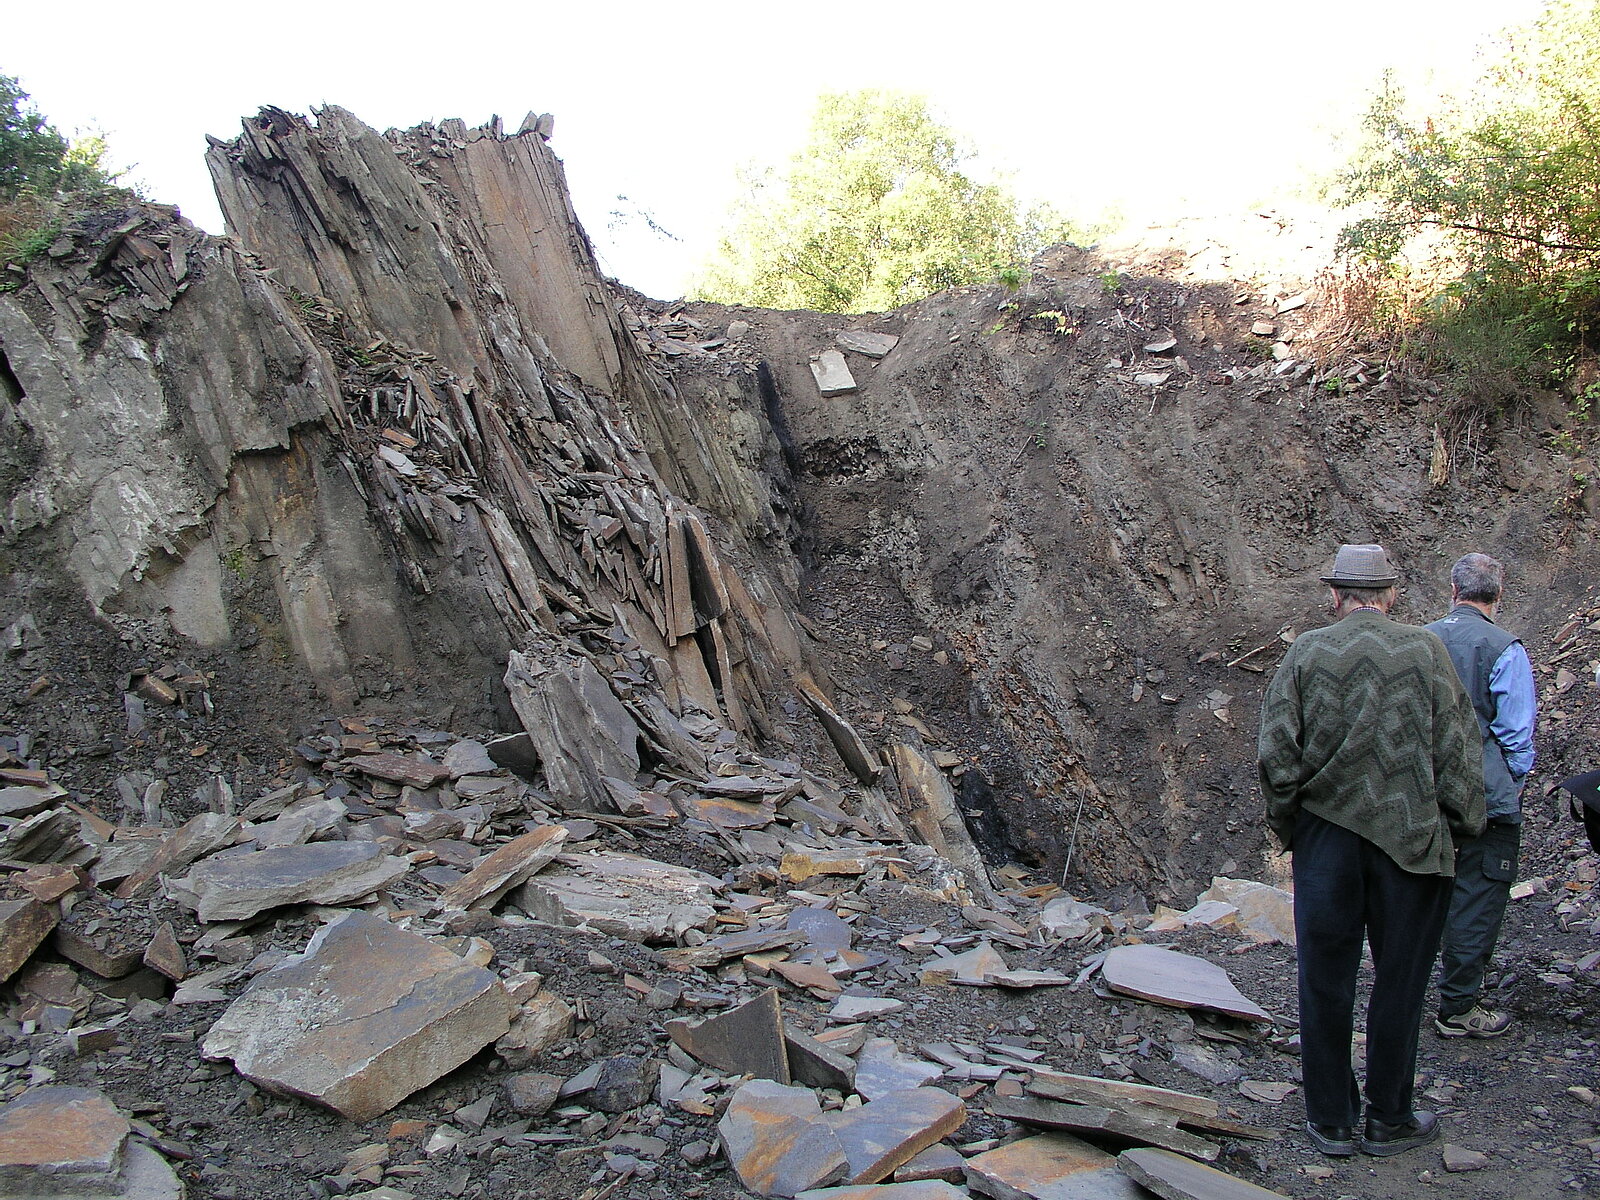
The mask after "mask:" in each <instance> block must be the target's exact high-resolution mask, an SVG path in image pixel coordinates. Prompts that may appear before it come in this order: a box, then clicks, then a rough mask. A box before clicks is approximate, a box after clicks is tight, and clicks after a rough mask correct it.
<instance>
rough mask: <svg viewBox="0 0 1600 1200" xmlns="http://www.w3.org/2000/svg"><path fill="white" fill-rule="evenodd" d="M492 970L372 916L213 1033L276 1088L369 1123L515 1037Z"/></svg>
mask: <svg viewBox="0 0 1600 1200" xmlns="http://www.w3.org/2000/svg"><path fill="white" fill-rule="evenodd" d="M510 1020H511V998H510V997H509V996H508V995H507V993H506V990H505V988H504V987H502V986H501V984H500V981H499V979H497V978H496V977H495V975H494V974H493V972H490V971H487V970H485V969H483V968H482V967H474V966H472V965H470V964H469V963H467V962H465V961H463V960H462V959H460V958H458V957H457V956H456V955H454V954H452V953H450V951H448V950H446V949H445V948H444V947H442V946H440V945H438V944H437V943H435V942H431V941H429V940H428V939H427V938H424V937H419V936H418V935H416V934H414V933H409V932H407V931H405V930H403V929H397V928H396V927H395V926H393V925H391V924H389V923H388V922H387V921H384V920H382V919H380V918H378V917H375V916H372V915H371V914H369V913H365V912H359V911H358V912H351V913H349V914H347V915H345V916H342V917H339V918H338V919H337V920H335V921H333V922H331V923H330V924H329V925H327V926H325V927H324V928H323V929H321V930H319V931H318V932H317V934H316V936H314V937H313V938H312V939H311V942H310V943H309V944H308V945H307V946H306V949H305V952H304V953H303V954H298V955H295V956H294V957H292V958H289V959H288V960H286V961H285V962H283V963H282V964H281V965H279V966H277V967H275V968H273V969H272V970H271V971H268V972H266V973H265V974H264V975H261V976H259V977H258V978H257V979H256V981H255V982H254V983H252V984H251V985H250V988H249V990H247V991H246V992H245V993H244V994H243V995H242V996H240V997H239V998H238V999H237V1000H235V1001H234V1002H233V1004H232V1005H231V1006H230V1007H229V1008H228V1010H227V1012H225V1013H223V1014H222V1016H221V1017H220V1018H218V1020H217V1022H216V1024H214V1025H213V1026H212V1027H211V1032H210V1033H209V1034H207V1035H206V1039H205V1043H204V1046H203V1049H204V1052H205V1055H206V1057H208V1058H231V1059H232V1060H233V1062H234V1066H235V1067H237V1068H238V1070H239V1073H240V1074H241V1075H243V1076H244V1077H245V1078H247V1079H250V1080H251V1081H253V1082H255V1083H258V1084H260V1085H262V1086H263V1087H266V1088H268V1089H269V1090H271V1091H275V1092H279V1093H284V1094H288V1095H291V1096H301V1097H304V1098H305V1099H307V1100H312V1101H315V1102H316V1103H318V1104H324V1105H326V1106H327V1107H329V1108H331V1109H333V1110H334V1111H336V1112H338V1113H341V1114H342V1115H344V1116H346V1117H349V1118H350V1119H351V1120H353V1121H369V1120H371V1119H372V1118H374V1117H376V1116H378V1115H379V1114H380V1113H383V1112H386V1111H388V1110H389V1109H390V1108H392V1107H394V1105H396V1104H398V1103H399V1102H400V1101H401V1100H403V1099H405V1098H406V1097H407V1096H409V1095H410V1094H411V1093H412V1092H414V1091H416V1090H417V1089H418V1088H421V1087H425V1086H427V1085H428V1084H430V1083H432V1082H433V1081H434V1080H436V1079H438V1078H439V1077H440V1076H442V1075H444V1074H446V1073H447V1072H449V1071H453V1070H454V1069H455V1068H456V1067H458V1066H460V1065H461V1064H462V1063H464V1062H466V1061H467V1059H469V1058H471V1057H472V1056H473V1055H474V1054H476V1053H477V1052H478V1051H479V1050H481V1049H482V1048H483V1047H484V1046H486V1045H488V1044H489V1043H490V1042H492V1041H494V1040H495V1039H496V1038H498V1037H500V1036H501V1035H502V1034H504V1033H505V1032H506V1030H507V1029H508V1028H509V1026H510Z"/></svg>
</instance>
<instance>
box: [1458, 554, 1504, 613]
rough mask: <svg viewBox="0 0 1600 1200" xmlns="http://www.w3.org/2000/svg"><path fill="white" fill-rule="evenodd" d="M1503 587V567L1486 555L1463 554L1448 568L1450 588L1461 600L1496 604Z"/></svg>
mask: <svg viewBox="0 0 1600 1200" xmlns="http://www.w3.org/2000/svg"><path fill="white" fill-rule="evenodd" d="M1505 585H1506V569H1505V567H1504V566H1502V565H1501V564H1500V563H1499V562H1498V561H1496V560H1495V559H1492V558H1490V557H1489V556H1488V555H1487V554H1463V555H1462V556H1461V557H1460V558H1458V559H1457V560H1456V565H1455V566H1453V567H1451V568H1450V586H1451V587H1453V588H1455V590H1456V596H1457V597H1458V598H1459V599H1462V600H1472V601H1475V602H1476V603H1478V604H1497V603H1499V600H1500V593H1501V592H1502V591H1504V590H1505Z"/></svg>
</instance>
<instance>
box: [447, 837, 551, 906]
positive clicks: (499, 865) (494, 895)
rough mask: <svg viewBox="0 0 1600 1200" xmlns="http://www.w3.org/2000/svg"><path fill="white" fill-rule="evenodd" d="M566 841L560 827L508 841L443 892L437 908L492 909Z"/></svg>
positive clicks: (533, 873)
mask: <svg viewBox="0 0 1600 1200" xmlns="http://www.w3.org/2000/svg"><path fill="white" fill-rule="evenodd" d="M566 840H567V830H566V828H565V827H564V826H561V825H542V826H540V827H539V828H538V829H533V830H530V831H529V832H527V833H524V834H522V835H521V836H520V837H514V838H512V839H511V840H510V841H509V842H507V843H506V844H505V845H503V846H501V847H499V848H498V849H496V850H495V851H494V852H493V853H492V854H490V855H489V857H488V858H486V859H484V860H483V861H482V862H481V863H479V864H478V865H477V866H476V867H474V868H472V870H471V871H469V872H468V873H467V875H466V877H465V878H464V879H462V880H461V882H460V883H458V884H456V885H455V886H454V887H451V888H448V889H447V890H446V891H445V892H443V893H442V894H441V895H440V897H439V901H438V906H439V908H440V909H441V910H443V911H449V910H452V909H469V908H472V907H474V906H478V907H489V908H492V907H493V906H494V904H495V902H496V901H497V900H499V899H500V898H501V897H502V896H504V895H505V894H506V893H507V892H509V891H510V890H511V889H512V888H514V887H518V886H520V885H522V884H523V883H526V882H527V881H528V880H529V879H530V878H532V877H533V876H534V875H536V874H538V873H539V871H541V870H542V869H543V868H544V867H546V866H548V865H549V864H550V863H551V862H553V861H555V857H556V855H557V854H559V853H560V852H561V847H562V846H563V845H564V844H565V843H566Z"/></svg>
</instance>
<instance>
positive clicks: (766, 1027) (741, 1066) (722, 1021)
mask: <svg viewBox="0 0 1600 1200" xmlns="http://www.w3.org/2000/svg"><path fill="white" fill-rule="evenodd" d="M667 1034H668V1035H669V1036H670V1037H671V1038H672V1040H673V1041H674V1042H676V1043H677V1044H678V1045H679V1046H681V1047H683V1049H684V1050H686V1051H688V1052H689V1053H690V1054H692V1055H694V1057H696V1058H698V1059H699V1060H700V1061H701V1062H703V1063H709V1064H710V1065H711V1066H713V1067H716V1068H718V1069H719V1070H723V1071H731V1072H732V1073H734V1074H735V1075H754V1076H755V1077H756V1078H757V1079H771V1080H773V1081H775V1082H777V1083H784V1084H786V1083H788V1082H789V1081H790V1075H789V1055H788V1051H787V1048H786V1046H785V1043H784V1033H783V1009H782V1007H781V1006H780V1005H779V1003H778V989H777V988H768V989H767V990H766V991H764V992H762V993H761V994H760V995H759V996H757V997H756V998H755V999H754V1000H747V1001H745V1003H743V1004H741V1005H739V1006H738V1007H737V1008H731V1009H729V1010H728V1011H727V1012H724V1013H719V1014H717V1015H716V1016H714V1017H707V1018H706V1019H705V1020H704V1021H695V1022H691V1021H668V1022H667Z"/></svg>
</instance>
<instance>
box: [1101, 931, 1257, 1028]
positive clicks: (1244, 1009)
mask: <svg viewBox="0 0 1600 1200" xmlns="http://www.w3.org/2000/svg"><path fill="white" fill-rule="evenodd" d="M1100 971H1101V974H1102V975H1103V976H1104V978H1105V981H1106V986H1108V987H1110V988H1111V989H1112V990H1113V991H1117V992H1122V993H1124V994H1126V995H1129V996H1137V997H1139V998H1140V999H1142V1000H1152V1001H1154V1002H1155V1003H1157V1004H1170V1005H1173V1006H1175V1007H1178V1008H1205V1009H1210V1010H1212V1011H1214V1012H1220V1013H1225V1014H1227V1015H1228V1016H1234V1017H1241V1018H1243V1019H1244V1020H1247V1021H1270V1020H1272V1016H1271V1014H1270V1013H1268V1012H1267V1010H1266V1009H1264V1008H1262V1007H1261V1006H1260V1005H1259V1004H1256V1003H1255V1002H1254V1001H1252V1000H1248V999H1246V998H1245V997H1244V996H1243V995H1242V994H1241V993H1240V991H1239V989H1238V988H1236V987H1235V986H1234V985H1233V980H1231V979H1229V978H1228V973H1227V972H1226V971H1224V970H1223V969H1222V968H1221V967H1219V966H1217V965H1215V964H1214V963H1209V962H1207V961H1206V960H1205V959H1203V958H1196V957H1194V956H1193V955H1192V954H1180V953H1178V952H1177V951H1176V950H1163V949H1161V947H1159V946H1144V945H1138V946H1113V947H1112V948H1111V949H1110V950H1108V951H1107V952H1106V957H1105V961H1104V962H1103V963H1101V966H1100Z"/></svg>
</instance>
